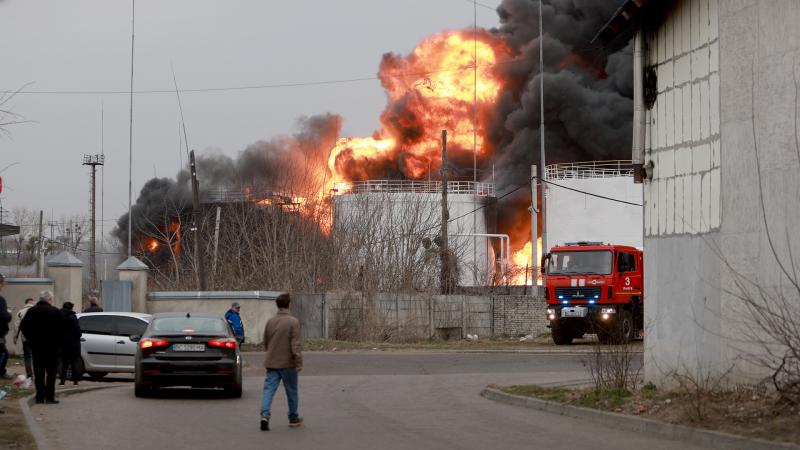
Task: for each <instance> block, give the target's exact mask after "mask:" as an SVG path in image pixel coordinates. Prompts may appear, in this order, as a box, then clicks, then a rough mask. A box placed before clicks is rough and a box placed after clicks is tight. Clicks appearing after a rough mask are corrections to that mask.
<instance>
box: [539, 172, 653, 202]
mask: <svg viewBox="0 0 800 450" xmlns="http://www.w3.org/2000/svg"><path fill="white" fill-rule="evenodd" d="M535 179H539V177H531V180H535ZM539 181H543V182H545V183H547V184H551V185H553V186H556V187H560V188H561V189H566V190H568V191H574V192H580V193H581V194H585V195H590V196H592V197H597V198H602V199H604V200H610V201H612V202H617V203H624V204H626V205H631V206H643V205H641V204H639V203H633V202H628V201H625V200H620V199H617V198H611V197H606V196H604V195H599V194H593V193H591V192H586V191H582V190H580V189H575V188H571V187H566V186H562V185H560V184H556V183H553V182H552V181H546V180H541V179H539Z"/></svg>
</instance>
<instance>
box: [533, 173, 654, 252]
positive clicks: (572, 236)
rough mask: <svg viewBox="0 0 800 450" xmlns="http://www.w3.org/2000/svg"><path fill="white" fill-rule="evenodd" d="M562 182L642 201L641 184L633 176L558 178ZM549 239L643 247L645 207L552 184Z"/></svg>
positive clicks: (603, 193)
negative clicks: (634, 180) (613, 200)
mask: <svg viewBox="0 0 800 450" xmlns="http://www.w3.org/2000/svg"><path fill="white" fill-rule="evenodd" d="M554 183H557V184H559V185H561V186H564V187H568V188H572V189H577V190H580V191H584V192H589V193H592V194H597V195H602V196H605V197H610V198H616V199H620V200H625V201H628V202H631V203H638V204H641V203H642V186H641V185H639V184H634V183H633V178H632V177H609V178H586V179H566V180H555V181H554ZM547 240H548V246H549V247H553V246H555V245H558V244H563V243H564V242H575V241H601V242H609V243H613V244H622V245H631V246H633V247H639V248H641V247H642V245H643V244H642V208H640V207H637V206H632V205H626V204H624V203H618V202H612V201H609V200H604V199H601V198H597V197H593V196H591V195H587V194H581V193H579V192H574V191H570V190H567V189H562V188H560V187H558V186H550V187H549V188H548V193H547Z"/></svg>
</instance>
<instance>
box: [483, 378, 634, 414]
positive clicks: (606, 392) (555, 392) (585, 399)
mask: <svg viewBox="0 0 800 450" xmlns="http://www.w3.org/2000/svg"><path fill="white" fill-rule="evenodd" d="M489 387H491V388H494V389H499V390H501V391H503V392H505V393H508V394H513V395H522V396H525V397H535V398H538V399H541V400H548V401H553V402H559V403H566V404H568V405H573V406H582V407H584V408H594V409H602V410H606V411H609V410H615V409H618V408H619V407H620V406H622V404H623V403H624V402H625V399H626V398H628V397H631V396H632V395H633V393H632V392H631V391H629V390H627V389H600V390H596V389H570V388H564V387H544V386H537V385H534V384H530V385H516V386H495V385H490V386H489Z"/></svg>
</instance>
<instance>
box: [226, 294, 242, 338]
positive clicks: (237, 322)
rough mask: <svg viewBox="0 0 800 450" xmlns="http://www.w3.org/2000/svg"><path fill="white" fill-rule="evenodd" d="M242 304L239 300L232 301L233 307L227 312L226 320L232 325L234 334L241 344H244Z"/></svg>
mask: <svg viewBox="0 0 800 450" xmlns="http://www.w3.org/2000/svg"><path fill="white" fill-rule="evenodd" d="M241 309H242V305H240V304H239V302H233V303H231V309H229V310H228V311H227V312H226V313H225V320H227V321H228V323H229V324H230V325H231V329H232V330H233V335H234V336H236V340H237V341H238V342H239V344H240V345H241V344H244V324H243V323H242V316H240V315H239V311H241Z"/></svg>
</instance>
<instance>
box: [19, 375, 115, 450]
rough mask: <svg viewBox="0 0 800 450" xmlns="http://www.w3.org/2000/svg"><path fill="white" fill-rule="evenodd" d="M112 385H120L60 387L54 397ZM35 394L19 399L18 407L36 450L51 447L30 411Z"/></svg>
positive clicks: (112, 386) (34, 400) (47, 449)
mask: <svg viewBox="0 0 800 450" xmlns="http://www.w3.org/2000/svg"><path fill="white" fill-rule="evenodd" d="M114 387H122V386H120V385H108V386H86V387H77V388H71V389H61V390H56V397H57V398H58V397H66V396H69V395H74V394H82V393H84V392H89V391H97V390H100V389H109V388H114ZM35 402H36V394H31V395H29V396H27V397H23V398H21V399H19V407H20V409H21V410H22V415H23V417H25V423H26V424H27V425H28V430H30V432H31V435H33V440H34V441H35V442H36V448H37V449H38V450H49V449H50V448H51V447H50V445H49V444H48V442H47V439H46V438H45V437H44V432H43V431H42V428H41V427H40V426H39V422H37V421H36V418H34V417H33V413H32V412H31V407H32V406H33V405H34V404H36V403H35Z"/></svg>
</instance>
